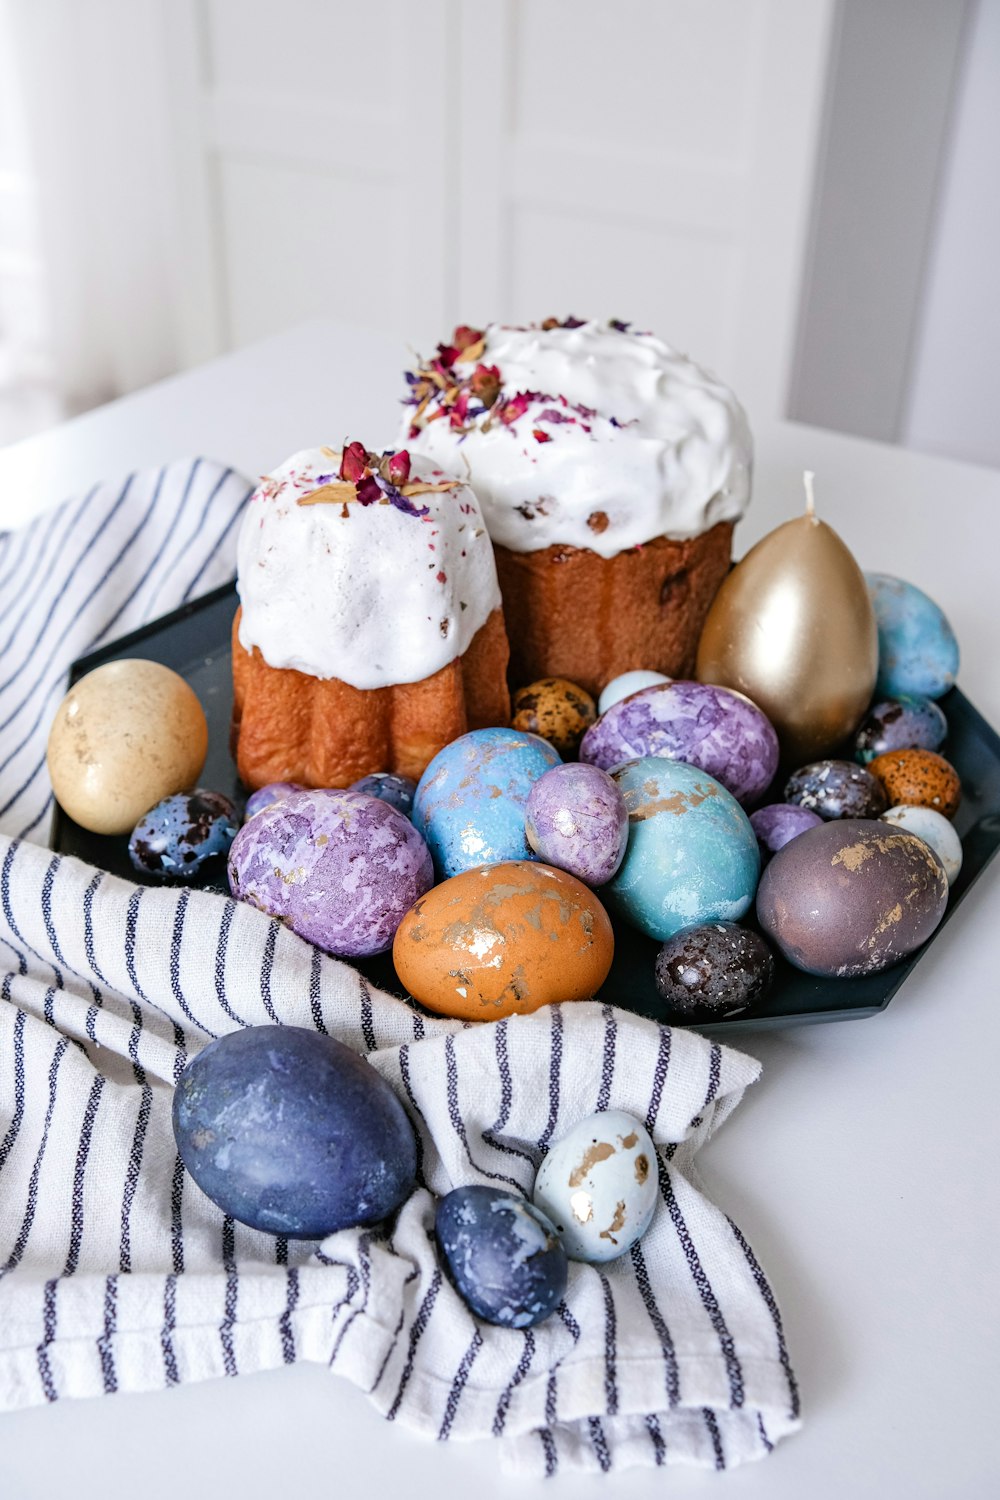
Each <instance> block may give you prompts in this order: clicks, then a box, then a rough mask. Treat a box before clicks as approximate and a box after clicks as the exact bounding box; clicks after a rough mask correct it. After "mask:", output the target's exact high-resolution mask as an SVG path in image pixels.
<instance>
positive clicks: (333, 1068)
mask: <svg viewBox="0 0 1000 1500" xmlns="http://www.w3.org/2000/svg"><path fill="white" fill-rule="evenodd" d="M173 1124H174V1135H175V1137H176V1140H177V1149H178V1152H179V1153H180V1157H181V1160H182V1161H183V1163H184V1165H185V1167H186V1168H187V1170H188V1171H189V1172H190V1174H191V1176H192V1177H193V1178H194V1180H195V1182H196V1183H197V1184H198V1186H199V1187H200V1188H201V1190H202V1192H203V1193H205V1194H206V1195H207V1196H208V1197H209V1198H211V1199H212V1201H213V1203H216V1204H218V1206H219V1207H220V1208H221V1209H222V1210H223V1212H224V1213H227V1214H231V1215H232V1217H233V1218H234V1219H238V1220H239V1221H240V1223H241V1224H249V1225H250V1226H251V1227H252V1228H254V1229H262V1230H264V1231H266V1232H267V1233H269V1234H283V1235H288V1236H289V1237H290V1238H292V1239H321V1238H322V1237H323V1236H324V1235H327V1234H333V1233H334V1231H336V1230H338V1229H346V1228H348V1227H351V1226H354V1225H358V1224H375V1223H377V1222H378V1221H379V1220H380V1219H384V1218H385V1217H386V1216H387V1215H388V1214H390V1213H392V1212H393V1211H394V1210H395V1209H397V1208H398V1207H399V1206H400V1204H401V1203H403V1202H404V1200H405V1199H406V1198H408V1197H409V1195H410V1193H411V1192H412V1191H413V1188H414V1185H415V1181H416V1171H417V1149H416V1140H415V1138H414V1134H413V1127H412V1125H411V1124H410V1121H409V1118H408V1117H407V1114H406V1112H405V1110H404V1109H403V1106H402V1105H401V1104H400V1102H399V1100H398V1099H397V1098H396V1095H395V1094H394V1092H393V1090H392V1088H391V1087H390V1086H389V1084H388V1083H386V1081H385V1079H384V1078H382V1077H381V1076H380V1074H378V1073H377V1072H376V1071H375V1069H374V1068H372V1067H371V1066H370V1065H369V1064H368V1063H367V1062H365V1060H364V1059H363V1058H361V1057H359V1056H358V1055H357V1054H356V1053H354V1052H352V1051H351V1049H350V1048H349V1047H345V1046H344V1045H343V1043H341V1042H338V1041H335V1040H334V1038H333V1037H329V1036H322V1035H321V1034H320V1033H319V1032H317V1031H309V1030H306V1029H305V1028H303V1027H299V1026H248V1027H246V1028H245V1029H244V1030H242V1031H233V1032H229V1033H228V1034H227V1035H226V1036H223V1037H220V1038H219V1039H218V1041H215V1042H210V1043H209V1044H208V1046H207V1047H205V1048H204V1050H203V1051H201V1052H199V1053H198V1055H197V1057H195V1058H194V1059H193V1061H192V1062H190V1063H189V1064H188V1066H187V1067H186V1068H185V1070H184V1072H183V1073H182V1074H181V1077H180V1081H179V1082H178V1085H177V1089H176V1091H175V1093H174V1101H173Z"/></svg>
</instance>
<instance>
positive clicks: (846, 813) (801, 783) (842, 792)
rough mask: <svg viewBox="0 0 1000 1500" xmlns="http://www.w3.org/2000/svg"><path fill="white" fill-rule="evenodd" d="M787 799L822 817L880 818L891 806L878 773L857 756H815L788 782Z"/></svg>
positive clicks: (786, 787)
mask: <svg viewBox="0 0 1000 1500" xmlns="http://www.w3.org/2000/svg"><path fill="white" fill-rule="evenodd" d="M785 801H786V802H792V803H795V804H796V806H798V807H804V808H806V809H808V811H809V812H814V813H818V814H819V816H820V817H821V818H878V817H881V815H882V813H884V812H885V810H886V808H887V807H888V806H889V802H888V798H887V797H886V794H885V788H884V787H883V785H882V783H881V781H879V779H878V777H877V776H873V775H872V774H871V772H870V771H867V770H866V769H865V768H864V766H859V765H857V764H856V763H855V762H854V761H853V760H814V761H812V762H811V763H810V764H809V765H808V766H800V767H799V769H798V770H797V771H795V772H794V773H793V774H792V775H791V776H790V777H789V778H788V781H787V782H786V784H785Z"/></svg>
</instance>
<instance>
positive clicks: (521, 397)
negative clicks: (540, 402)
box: [500, 391, 534, 427]
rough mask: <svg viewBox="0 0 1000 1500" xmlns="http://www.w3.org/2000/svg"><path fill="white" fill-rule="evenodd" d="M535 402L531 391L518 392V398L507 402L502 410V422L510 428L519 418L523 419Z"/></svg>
mask: <svg viewBox="0 0 1000 1500" xmlns="http://www.w3.org/2000/svg"><path fill="white" fill-rule="evenodd" d="M533 400H534V396H533V394H532V392H531V391H518V393H517V395H516V396H512V397H511V398H510V400H509V401H505V402H504V404H503V406H502V407H501V409H500V420H501V422H502V423H503V424H504V426H505V427H510V426H511V425H512V424H513V423H514V422H516V421H517V419H518V418H519V417H523V416H524V414H525V412H526V411H527V410H528V407H529V406H530V405H531V403H532V401H533Z"/></svg>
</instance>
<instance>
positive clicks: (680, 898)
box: [601, 755, 760, 942]
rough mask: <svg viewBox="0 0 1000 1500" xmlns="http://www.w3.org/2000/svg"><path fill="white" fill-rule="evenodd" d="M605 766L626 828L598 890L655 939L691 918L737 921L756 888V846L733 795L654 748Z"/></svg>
mask: <svg viewBox="0 0 1000 1500" xmlns="http://www.w3.org/2000/svg"><path fill="white" fill-rule="evenodd" d="M611 774H612V777H613V779H614V780H615V781H616V782H617V783H618V786H619V788H620V789H621V792H622V795H623V796H624V798H625V805H626V807H627V808H628V814H629V834H628V847H627V849H626V851H625V859H624V861H623V862H622V865H621V868H620V869H619V871H618V874H617V875H616V876H615V877H614V879H613V880H612V881H611V883H610V884H609V885H606V886H605V887H604V889H603V890H602V892H601V895H602V896H603V897H605V898H606V899H607V902H608V904H609V905H610V906H612V907H614V909H615V910H617V911H619V912H620V913H621V914H622V916H624V917H625V918H627V920H628V921H630V922H631V923H632V924H633V925H634V926H636V927H638V928H640V929H641V930H642V931H643V932H645V933H648V934H649V936H650V937H654V938H657V939H658V940H659V941H660V942H664V941H666V939H667V938H670V937H673V935H674V933H676V932H680V931H681V929H682V928H684V927H690V926H691V925H692V924H693V923H696V922H716V921H728V922H735V921H738V920H739V918H740V917H742V916H743V915H744V913H745V912H747V911H748V910H749V908H750V905H751V903H752V901H753V898H754V895H755V893H756V890H757V880H758V877H759V875H760V851H759V849H758V847H757V839H756V836H755V834H754V831H753V829H752V828H751V826H750V819H749V818H748V817H747V815H746V813H745V812H744V811H743V809H742V807H740V804H739V803H738V802H737V801H736V798H735V797H733V796H732V795H731V794H730V793H729V792H727V791H726V789H725V787H724V786H722V784H721V783H720V782H718V781H716V780H715V778H714V776H709V775H708V773H707V772H706V771H699V770H698V769H697V768H696V767H695V766H689V765H687V764H686V763H685V762H684V761H676V760H664V759H663V758H662V757H660V756H658V755H647V756H644V757H643V759H642V760H631V761H627V762H626V764H625V765H623V766H620V767H619V768H618V769H617V770H615V771H613V772H612V773H611Z"/></svg>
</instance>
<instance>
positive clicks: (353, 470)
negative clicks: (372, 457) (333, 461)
mask: <svg viewBox="0 0 1000 1500" xmlns="http://www.w3.org/2000/svg"><path fill="white" fill-rule="evenodd" d="M367 471H368V450H367V448H366V447H365V446H364V444H363V443H348V444H347V445H346V446H345V448H344V452H343V456H342V458H341V460H340V478H341V479H346V480H347V482H348V484H357V482H358V480H359V479H363V478H364V477H365V474H366V473H367Z"/></svg>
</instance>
